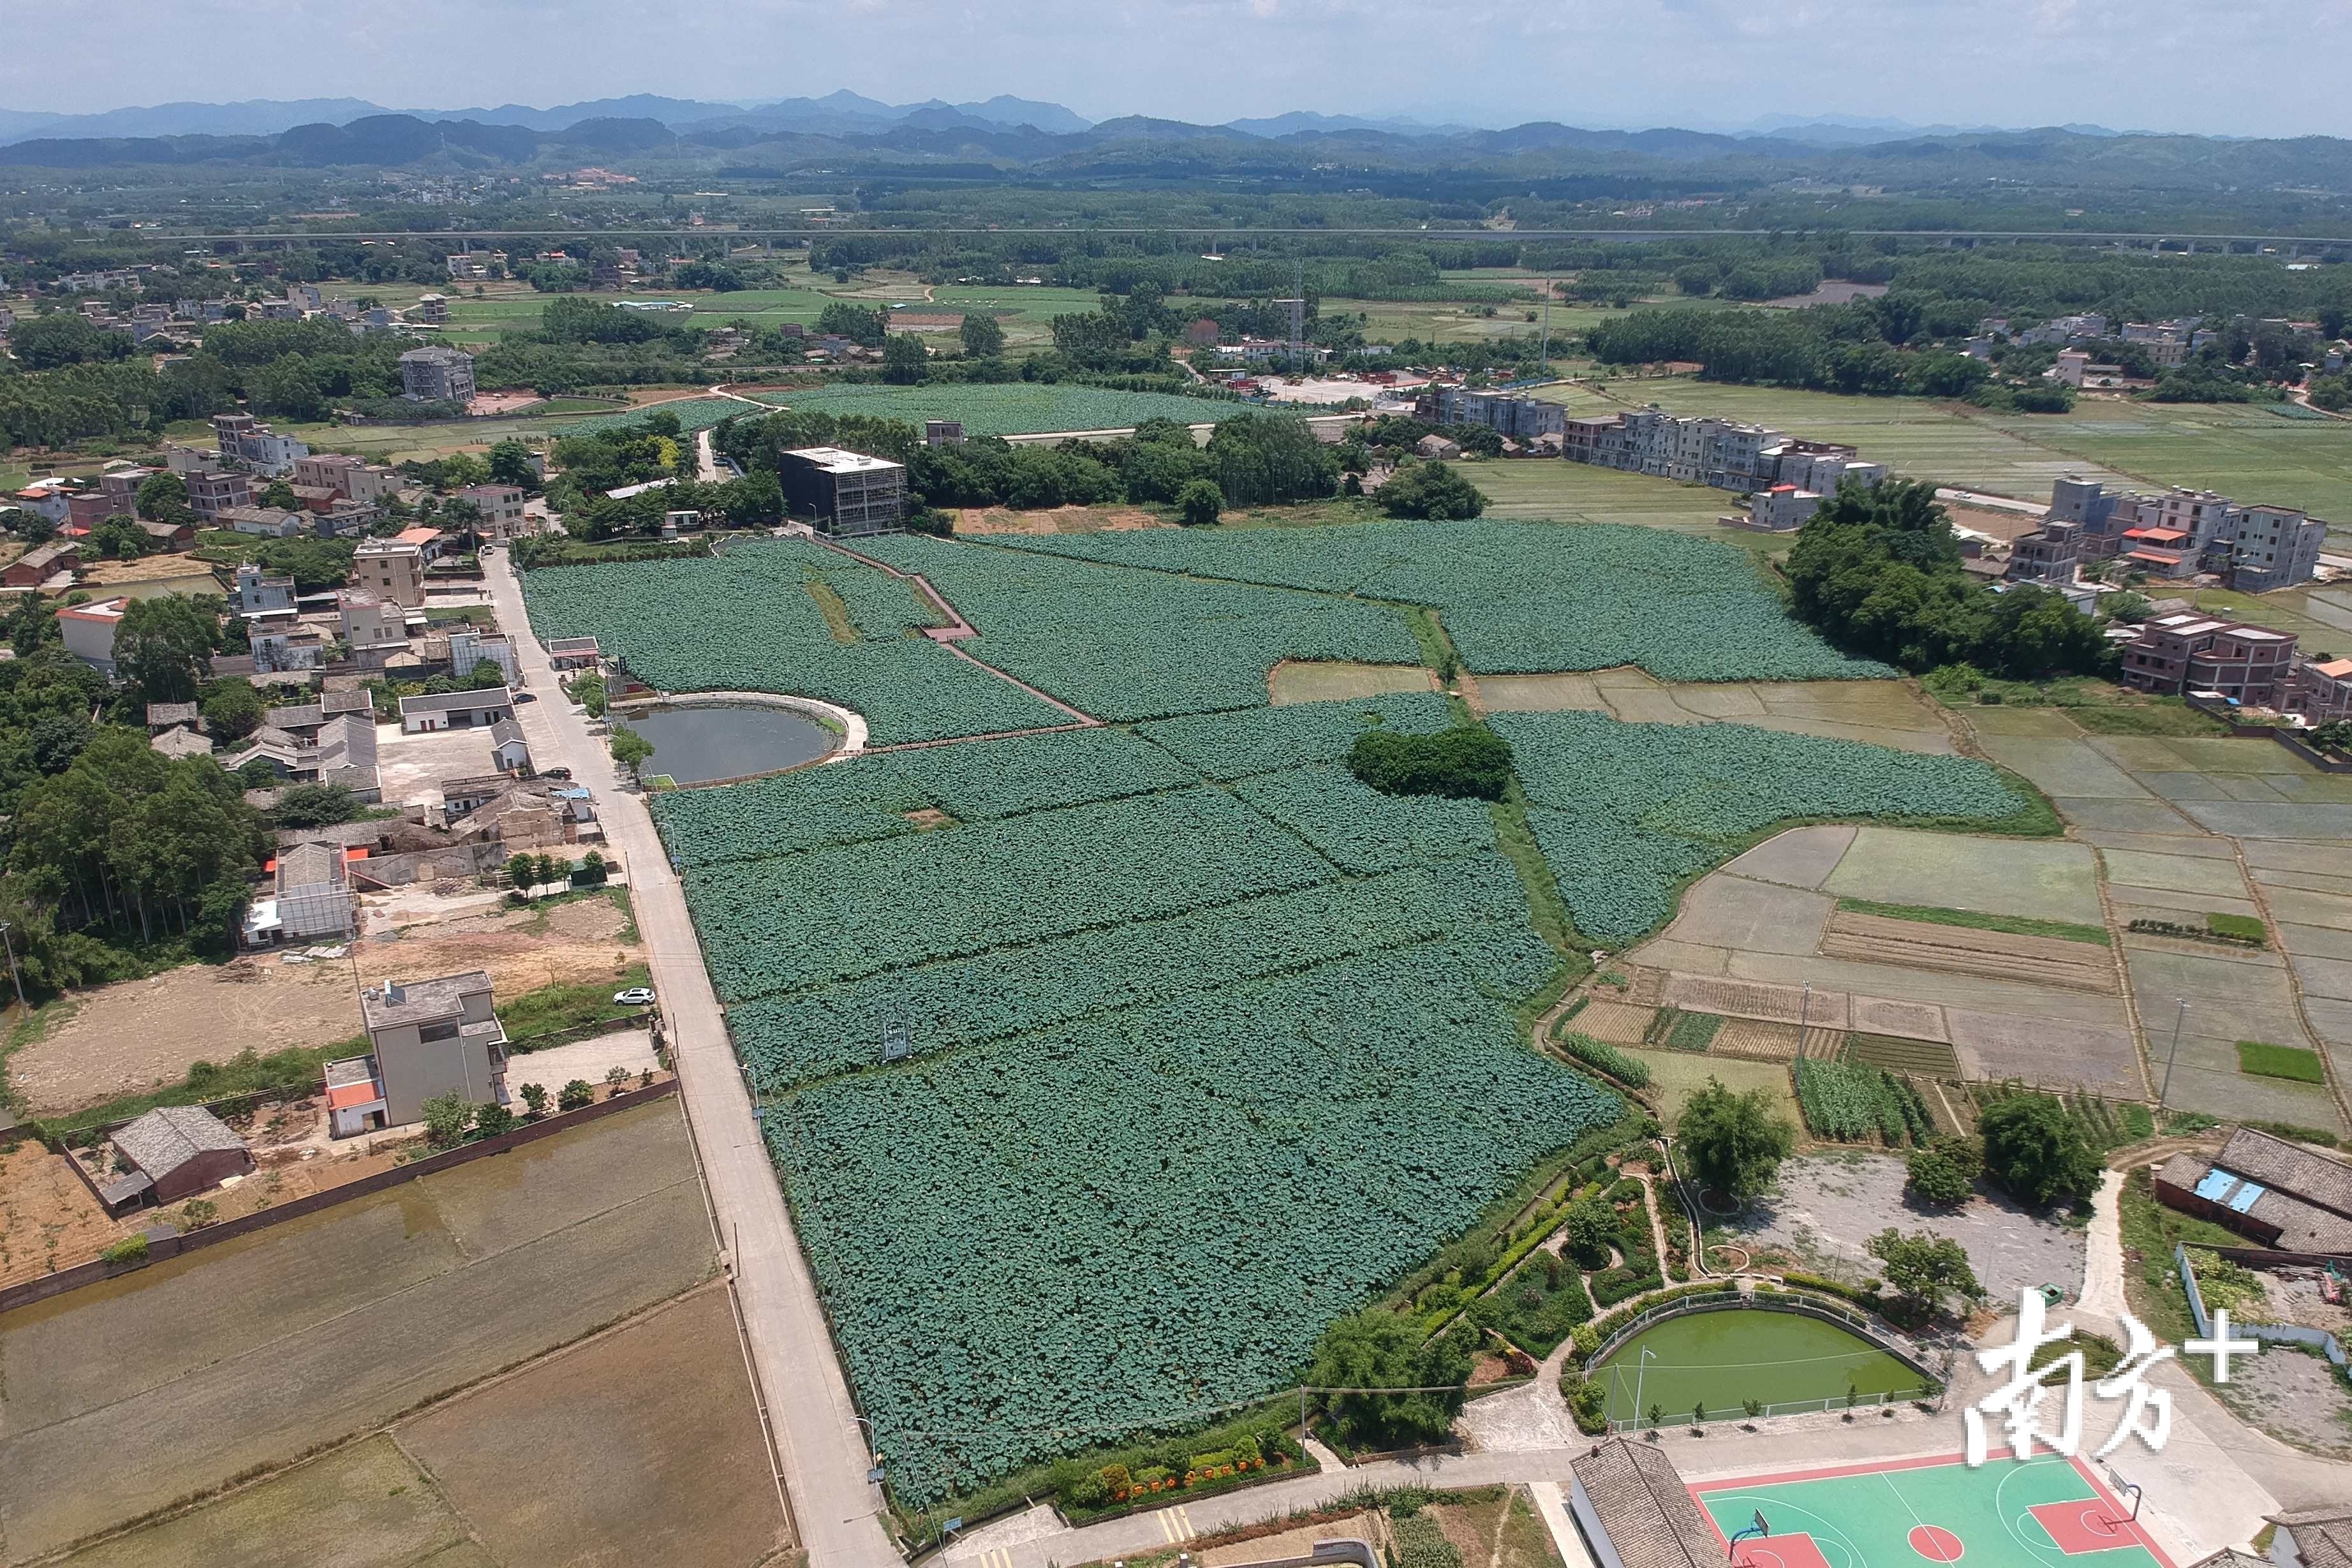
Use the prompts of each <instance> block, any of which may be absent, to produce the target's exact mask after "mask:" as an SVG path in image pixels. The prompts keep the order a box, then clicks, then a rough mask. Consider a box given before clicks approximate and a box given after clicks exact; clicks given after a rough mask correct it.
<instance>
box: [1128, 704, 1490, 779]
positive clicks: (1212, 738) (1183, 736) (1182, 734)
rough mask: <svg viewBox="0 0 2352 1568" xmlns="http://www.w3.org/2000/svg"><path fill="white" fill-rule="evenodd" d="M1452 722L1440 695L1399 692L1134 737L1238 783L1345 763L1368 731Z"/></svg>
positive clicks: (1422, 728)
mask: <svg viewBox="0 0 2352 1568" xmlns="http://www.w3.org/2000/svg"><path fill="white" fill-rule="evenodd" d="M1453 722H1454V719H1453V715H1452V712H1451V710H1449V709H1448V708H1447V707H1446V702H1445V699H1444V697H1443V696H1442V695H1440V694H1439V693H1437V692H1434V691H1394V692H1390V693H1387V694H1385V695H1383V696H1380V697H1368V698H1363V699H1360V700H1356V701H1350V702H1300V703H1294V704H1292V705H1290V706H1287V707H1283V708H1255V709H1244V710H1240V711H1238V712H1231V713H1202V714H1195V715H1192V716H1190V717H1186V718H1181V719H1163V720H1161V721H1159V722H1158V723H1155V724H1142V725H1139V726H1137V728H1136V731H1135V732H1136V733H1137V734H1139V735H1141V736H1143V737H1145V738H1146V739H1147V740H1150V742H1152V743H1153V744H1155V745H1159V746H1163V747H1165V748H1166V749H1167V750H1169V751H1171V752H1174V753H1175V754H1176V755H1177V756H1179V757H1181V758H1182V759H1183V760H1184V761H1185V762H1187V763H1191V764H1192V766H1193V767H1195V768H1198V769H1199V770H1200V771H1201V772H1202V773H1206V774H1207V775H1208V776H1209V777H1211V778H1213V779H1223V780H1226V781H1232V780H1234V779H1244V778H1247V777H1249V776H1250V775H1251V774H1253V773H1275V772H1277V771H1279V770H1281V769H1284V768H1303V767H1311V766H1313V765H1314V764H1316V763H1339V762H1341V761H1343V760H1344V759H1345V758H1346V757H1347V755H1348V750H1349V747H1351V746H1353V745H1354V744H1355V743H1356V742H1357V740H1358V738H1359V737H1360V736H1361V735H1362V734H1363V733H1364V731H1367V730H1371V729H1378V728H1381V727H1383V726H1385V727H1387V728H1390V729H1393V730H1398V731H1402V732H1404V733H1406V734H1410V735H1433V734H1435V733H1436V732H1437V731H1440V730H1443V729H1444V728H1445V727H1446V726H1448V725H1449V724H1451V723H1453Z"/></svg>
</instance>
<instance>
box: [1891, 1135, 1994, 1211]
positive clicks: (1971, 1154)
mask: <svg viewBox="0 0 2352 1568" xmlns="http://www.w3.org/2000/svg"><path fill="white" fill-rule="evenodd" d="M1904 1165H1905V1168H1906V1172H1907V1174H1906V1177H1905V1180H1904V1184H1905V1185H1906V1187H1908V1188H1909V1189H1910V1190H1911V1194H1912V1195H1913V1196H1915V1197H1916V1198H1917V1199H1918V1200H1919V1201H1920V1202H1921V1203H1926V1204H1934V1205H1937V1207H1939V1208H1950V1207H1952V1206H1953V1205H1956V1204H1962V1203H1966V1202H1967V1201H1968V1197H1969V1194H1970V1193H1972V1192H1974V1191H1975V1190H1976V1184H1977V1178H1978V1177H1979V1175H1982V1174H1983V1173H1984V1155H1983V1153H1982V1152H1980V1151H1979V1149H1978V1147H1977V1145H1976V1144H1975V1142H1973V1141H1971V1140H1969V1139H1966V1138H1938V1139H1937V1140H1936V1142H1934V1143H1932V1144H1930V1145H1929V1146H1928V1147H1927V1148H1925V1149H1914V1150H1912V1151H1911V1152H1910V1154H1909V1155H1908V1156H1906V1158H1905V1160H1904Z"/></svg>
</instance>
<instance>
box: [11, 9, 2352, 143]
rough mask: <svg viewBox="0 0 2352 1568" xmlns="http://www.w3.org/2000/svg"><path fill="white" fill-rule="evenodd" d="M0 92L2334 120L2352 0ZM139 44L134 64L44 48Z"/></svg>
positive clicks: (183, 25) (359, 59)
mask: <svg viewBox="0 0 2352 1568" xmlns="http://www.w3.org/2000/svg"><path fill="white" fill-rule="evenodd" d="M17 9H18V12H19V14H18V15H17V16H16V18H15V19H14V20H13V21H12V22H11V23H10V25H9V29H8V31H9V37H10V47H8V48H7V49H6V50H5V51H0V108H6V109H16V110H63V111H68V112H87V111H89V110H99V109H106V108H114V107H120V106H121V105H123V104H130V103H156V102H164V101H172V100H195V101H203V102H226V101H231V100H243V99H256V98H270V99H295V98H323V97H340V96H350V97H354V98H362V99H368V100H373V101H374V102H376V103H379V104H383V105H386V106H389V107H394V108H427V109H454V108H463V107H467V106H470V105H497V104H503V103H527V104H532V105H538V106H548V105H552V104H559V103H565V102H575V101H580V100H586V99H592V98H601V97H613V96H620V95H624V94H627V93H633V92H652V93H660V94H664V95H667V96H671V97H677V98H696V99H706V100H764V99H775V98H785V97H793V96H801V95H806V96H809V97H822V96H823V95H824V94H825V93H828V92H831V91H833V90H834V89H837V88H848V89H851V90H853V91H856V92H860V93H864V94H866V95H867V96H869V97H873V98H878V99H881V100H886V101H889V102H913V101H919V100H924V99H928V98H933V97H937V98H942V99H946V100H950V101H963V100H974V99H984V98H989V97H992V96H994V95H995V94H998V93H1011V94H1013V95H1015V96H1018V97H1023V98H1034V99H1044V100H1050V101H1054V102H1058V103H1063V104H1066V105H1067V106H1068V107H1070V108H1072V109H1074V110H1077V111H1078V112H1079V113H1080V114H1083V115H1085V116H1087V117H1088V118H1089V119H1105V118H1108V117H1111V116H1113V115H1119V114H1150V115H1156V116H1160V117H1164V118H1169V119H1178V120H1188V121H1196V122H1202V123H1214V122H1219V121H1226V120H1231V119H1236V118H1242V117H1245V116H1252V115H1267V114H1276V113H1280V112H1283V111H1285V110H1294V109H1307V110H1321V111H1323V112H1326V113H1352V114H1365V115H1373V116H1386V115H1410V116H1414V117H1419V118H1423V119H1433V120H1454V121H1462V122H1465V123H1470V124H1480V125H1491V126H1505V125H1512V124H1517V123H1521V122H1524V121H1530V120H1554V121H1563V122H1566V123H1569V124H1574V125H1588V126H1655V125H1682V126H1693V127H1701V128H1732V127H1741V126H1746V125H1749V124H1752V123H1754V122H1755V121H1758V120H1759V119H1762V118H1765V117H1767V116H1771V115H1793V116H1797V117H1800V118H1812V117H1816V116H1827V117H1839V116H1848V117H1857V118H1868V119H1893V120H1900V121H1906V122H1908V123H1912V124H1936V123H1948V124H1957V125H1986V124H1990V125H2003V126H2032V125H2053V124H2064V123H2094V124H2102V125H2106V126H2110V127H2113V128H2116V129H2132V130H2156V131H2181V132H2206V133H2219V134H2229V135H2259V136H2278V135H2302V134H2335V135H2347V134H2352V110H2347V109H2346V108H2345V106H2344V99H2343V97H2342V95H2341V94H2340V93H2338V92H2336V91H2334V90H2333V89H2330V88H2329V87H2328V85H2327V82H2326V77H2325V76H2324V74H2323V75H2320V76H2315V75H2314V74H2313V73H2312V71H2311V69H2310V64H2311V62H2313V61H2316V60H2325V59H2332V58H2342V56H2343V52H2344V49H2345V47H2346V46H2347V44H2352V0H2229V3H2228V4H2217V3H2216V0H1540V3H1536V4H1530V3H1528V0H1510V3H1507V4H1506V3H1503V0H1436V3H1432V0H1160V3H1152V4H1145V3H1140V0H824V3H822V4H818V3H812V0H726V3H725V4H706V5H681V6H677V7H668V6H649V5H646V4H644V3H643V0H562V3H561V4H558V3H555V0H403V4H400V5H356V4H352V0H174V4H173V5H171V6H170V7H169V11H170V18H171V25H170V40H169V47H168V49H167V50H166V51H164V53H163V54H161V55H156V54H152V53H150V52H147V51H141V50H134V51H133V54H132V56H128V57H127V56H124V55H123V54H122V52H121V51H122V46H123V44H124V42H125V40H129V39H136V38H140V37H144V36H146V35H147V34H148V33H149V32H150V30H151V29H152V27H153V26H154V25H155V22H156V18H157V16H158V12H157V9H156V7H155V5H154V4H153V0H77V3H76V4H74V5H26V6H22V7H18V8H17ZM123 58H140V59H142V61H143V62H144V66H143V67H142V68H141V69H138V70H134V71H130V72H122V71H115V70H106V69H99V70H83V69H71V68H61V66H63V65H64V64H65V63H67V62H70V61H74V60H77V59H81V60H95V59H115V60H121V59H123Z"/></svg>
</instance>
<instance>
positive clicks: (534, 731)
mask: <svg viewBox="0 0 2352 1568" xmlns="http://www.w3.org/2000/svg"><path fill="white" fill-rule="evenodd" d="M483 563H484V567H485V571H486V573H487V574H488V581H489V588H490V596H491V602H492V603H493V604H495V605H497V606H498V612H499V626H501V627H502V628H504V630H505V631H506V632H507V634H508V635H509V637H512V638H513V639H514V641H515V646H516V650H517V655H518V657H519V658H520V661H521V665H522V670H523V679H524V684H525V687H526V689H528V690H530V692H532V693H533V694H534V695H535V696H536V697H537V699H538V700H536V701H533V702H526V703H521V704H519V705H518V706H517V707H516V710H515V715H516V717H517V718H518V719H519V720H520V721H521V723H522V727H523V734H524V738H525V739H526V740H527V741H528V742H529V743H530V751H531V755H532V756H533V757H534V758H536V759H538V761H539V764H540V766H541V768H545V767H547V766H550V765H551V764H555V765H562V766H566V767H569V768H571V770H572V779H573V780H574V781H575V782H576V783H579V784H586V785H587V786H588V787H589V788H590V789H591V790H593V791H594V792H595V797H596V807H597V813H598V815H599V816H601V817H602V818H603V820H604V833H605V837H606V838H607V839H608V840H609V841H610V842H611V844H612V846H613V847H614V848H617V849H618V850H619V851H620V852H621V855H622V857H623V858H624V859H625V862H626V864H627V867H628V874H629V888H630V896H631V898H632V900H633V901H634V903H635V909H636V915H637V929H638V930H639V931H640V932H642V933H643V935H644V939H645V944H646V953H647V957H648V959H649V961H650V963H651V964H652V968H653V977H654V988H655V990H656V992H657V993H658V994H659V995H660V997H661V1011H662V1016H663V1018H664V1020H665V1022H666V1023H667V1026H668V1031H669V1042H670V1050H671V1059H672V1064H673V1065H674V1066H675V1067H676V1068H677V1075H678V1083H679V1088H680V1089H681V1090H682V1091H683V1092H684V1094H685V1096H686V1107H687V1111H688V1117H689V1119H690V1121H691V1122H692V1125H693V1128H694V1138H695V1147H696V1149H697V1150H698V1152H699V1153H700V1155H701V1160H702V1168H703V1173H704V1175H705V1177H706V1179H707V1180H708V1182H709V1189H710V1201H711V1205H712V1206H713V1207H714V1208H715V1209H716V1210H717V1211H718V1215H719V1235H720V1238H721V1240H722V1242H723V1243H724V1245H725V1246H726V1247H727V1248H728V1250H729V1252H730V1254H731V1255H732V1258H733V1264H734V1271H735V1289H736V1293H737V1296H738V1297H739V1299H740V1300H741V1302H742V1306H743V1321H744V1328H745V1331H746V1332H747V1333H748V1334H749V1336H750V1338H751V1356H752V1360H753V1362H754V1363H756V1364H757V1366H758V1367H759V1372H760V1382H761V1387H762V1391H763V1393H764V1394H765V1395H766V1397H767V1401H768V1414H769V1417H770V1420H771V1423H772V1426H773V1427H774V1429H775V1436H776V1447H777V1450H778V1457H779V1459H780V1461H781V1463H782V1468H783V1472H784V1487H785V1489H786V1490H787V1491H788V1492H789V1493H790V1494H791V1497H792V1508H793V1519H794V1521H795V1522H796V1523H797V1525H798V1526H799V1530H800V1537H801V1544H802V1545H803V1547H805V1548H806V1549H807V1550H808V1553H809V1561H810V1563H812V1564H815V1565H817V1568H896V1565H897V1564H898V1563H899V1562H900V1561H901V1559H900V1558H899V1555H898V1551H897V1550H896V1549H895V1548H894V1547H893V1546H892V1545H891V1543H890V1538H889V1536H888V1535H887V1532H886V1531H884V1530H883V1528H882V1524H881V1521H880V1517H879V1510H880V1509H881V1507H882V1495H881V1489H879V1488H878V1487H876V1486H874V1485H872V1484H871V1483H869V1482H868V1481H867V1480H866V1468H867V1457H866V1456H867V1449H866V1441H865V1438H864V1436H863V1435H862V1432H861V1429H860V1427H859V1426H858V1422H857V1416H856V1409H855V1407H854V1406H853V1405H851V1403H850V1398H849V1384H848V1381H847V1380H846V1379H845V1377H844V1376H843V1374H842V1371H841V1365H840V1363H838V1362H837V1361H836V1360H835V1358H834V1353H833V1342H832V1340H831V1339H830V1338H829V1337H828V1335H827V1333H826V1331H825V1321H824V1312H823V1311H822V1310H821V1309H820V1308H819V1306H818V1304H817V1294H816V1283H815V1281H814V1279H811V1278H810V1275H809V1271H808V1265H807V1262H806V1260H805V1259H804V1258H803V1256H802V1254H801V1248H800V1242H799V1239H798V1238H797V1237H794V1235H793V1223H792V1216H791V1215H790V1213H789V1212H788V1211H787V1210H786V1208H785V1206H784V1199H783V1194H782V1192H781V1191H780V1190H779V1188H778V1187H777V1184H776V1176H775V1173H774V1171H773V1169H772V1167H771V1166H770V1165H769V1163H768V1154H767V1151H766V1149H765V1148H764V1147H762V1146H761V1142H760V1137H759V1132H758V1130H757V1128H756V1126H755V1125H754V1123H753V1121H752V1117H751V1095H750V1094H749V1092H748V1091H747V1090H746V1089H745V1087H744V1083H743V1079H742V1075H741V1073H740V1070H739V1069H738V1068H737V1066H736V1062H735V1053H734V1049H733V1047H731V1046H730V1045H729V1043H728V1039H727V1026H726V1021H725V1019H724V1017H723V1016H722V1015H721V1014H720V1012H719V998H718V996H717V994H715V993H714V992H713V991H712V989H711V985H710V976H709V973H708V972H706V971H705V969H704V968H703V963H702V950H701V947H700V946H699V944H698V942H696V940H695V935H694V927H693V924H692V922H691V921H689V920H688V918H687V911H686V898H685V894H684V892H683V891H682V889H680V887H679V885H678V880H677V877H676V875H674V874H673V873H672V872H671V870H670V867H669V858H668V856H667V854H665V853H664V852H663V849H662V846H661V839H660V837H659V836H658V835H657V834H656V832H655V831H654V826H653V819H652V817H651V816H649V815H648V814H647V813H646V806H645V803H644V799H643V797H642V796H639V795H632V794H630V793H628V792H626V791H625V790H624V789H623V788H622V786H621V780H620V776H619V773H618V772H617V770H616V769H615V768H614V765H613V760H612V757H611V755H610V753H609V752H606V751H605V749H604V746H603V745H602V744H600V743H599V742H597V741H596V740H595V739H594V738H593V737H592V736H591V735H589V733H588V731H587V725H586V722H585V721H583V719H581V718H580V717H578V716H577V715H575V714H573V713H572V710H571V709H572V705H571V703H570V702H569V701H567V700H565V698H564V695H563V689H562V686H561V685H560V684H559V683H558V681H557V679H556V675H555V671H554V669H553V668H552V667H551V665H550V664H549V663H548V660H547V650H546V649H545V648H543V647H541V646H540V643H539V639H538V638H537V637H534V636H532V635H531V631H530V621H529V619H528V618H527V617H526V616H524V613H523V603H522V588H521V584H520V583H519V582H518V581H517V580H516V577H515V573H514V568H513V566H512V564H511V563H510V562H509V560H508V559H507V553H506V552H504V551H502V550H500V551H485V552H483Z"/></svg>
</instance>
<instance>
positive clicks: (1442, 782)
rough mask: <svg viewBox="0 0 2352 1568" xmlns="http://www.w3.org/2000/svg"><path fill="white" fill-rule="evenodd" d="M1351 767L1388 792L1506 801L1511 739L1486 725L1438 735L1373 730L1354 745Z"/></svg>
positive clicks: (1364, 779) (1457, 727)
mask: <svg viewBox="0 0 2352 1568" xmlns="http://www.w3.org/2000/svg"><path fill="white" fill-rule="evenodd" d="M1348 771H1349V773H1354V774H1355V775H1356V777H1357V778H1358V779H1359V780H1360V781H1361V782H1362V783H1364V784H1370V786H1371V787H1372V788H1374V789H1376V790H1379V791H1380V792H1381V794H1382V795H1450V796H1453V797H1454V798H1455V799H1457V800H1500V799H1502V798H1503V795H1504V792H1505V791H1506V790H1507V789H1508V788H1509V787H1510V783H1511V743H1510V742H1508V741H1506V740H1504V739H1503V738H1502V737H1501V736H1500V735H1497V734H1496V733H1495V732H1494V731H1492V730H1489V729H1487V728H1486V726H1484V725H1481V724H1456V725H1454V726H1453V727H1452V728H1450V729H1445V730H1441V731H1438V732H1437V733H1436V734H1434V735H1405V734H1399V733H1396V732H1395V731H1390V730H1372V731H1367V732H1366V733H1364V734H1362V735H1360V736H1358V737H1357V739H1356V743H1355V744H1354V745H1353V746H1352V747H1350V748H1349V752H1348Z"/></svg>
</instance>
